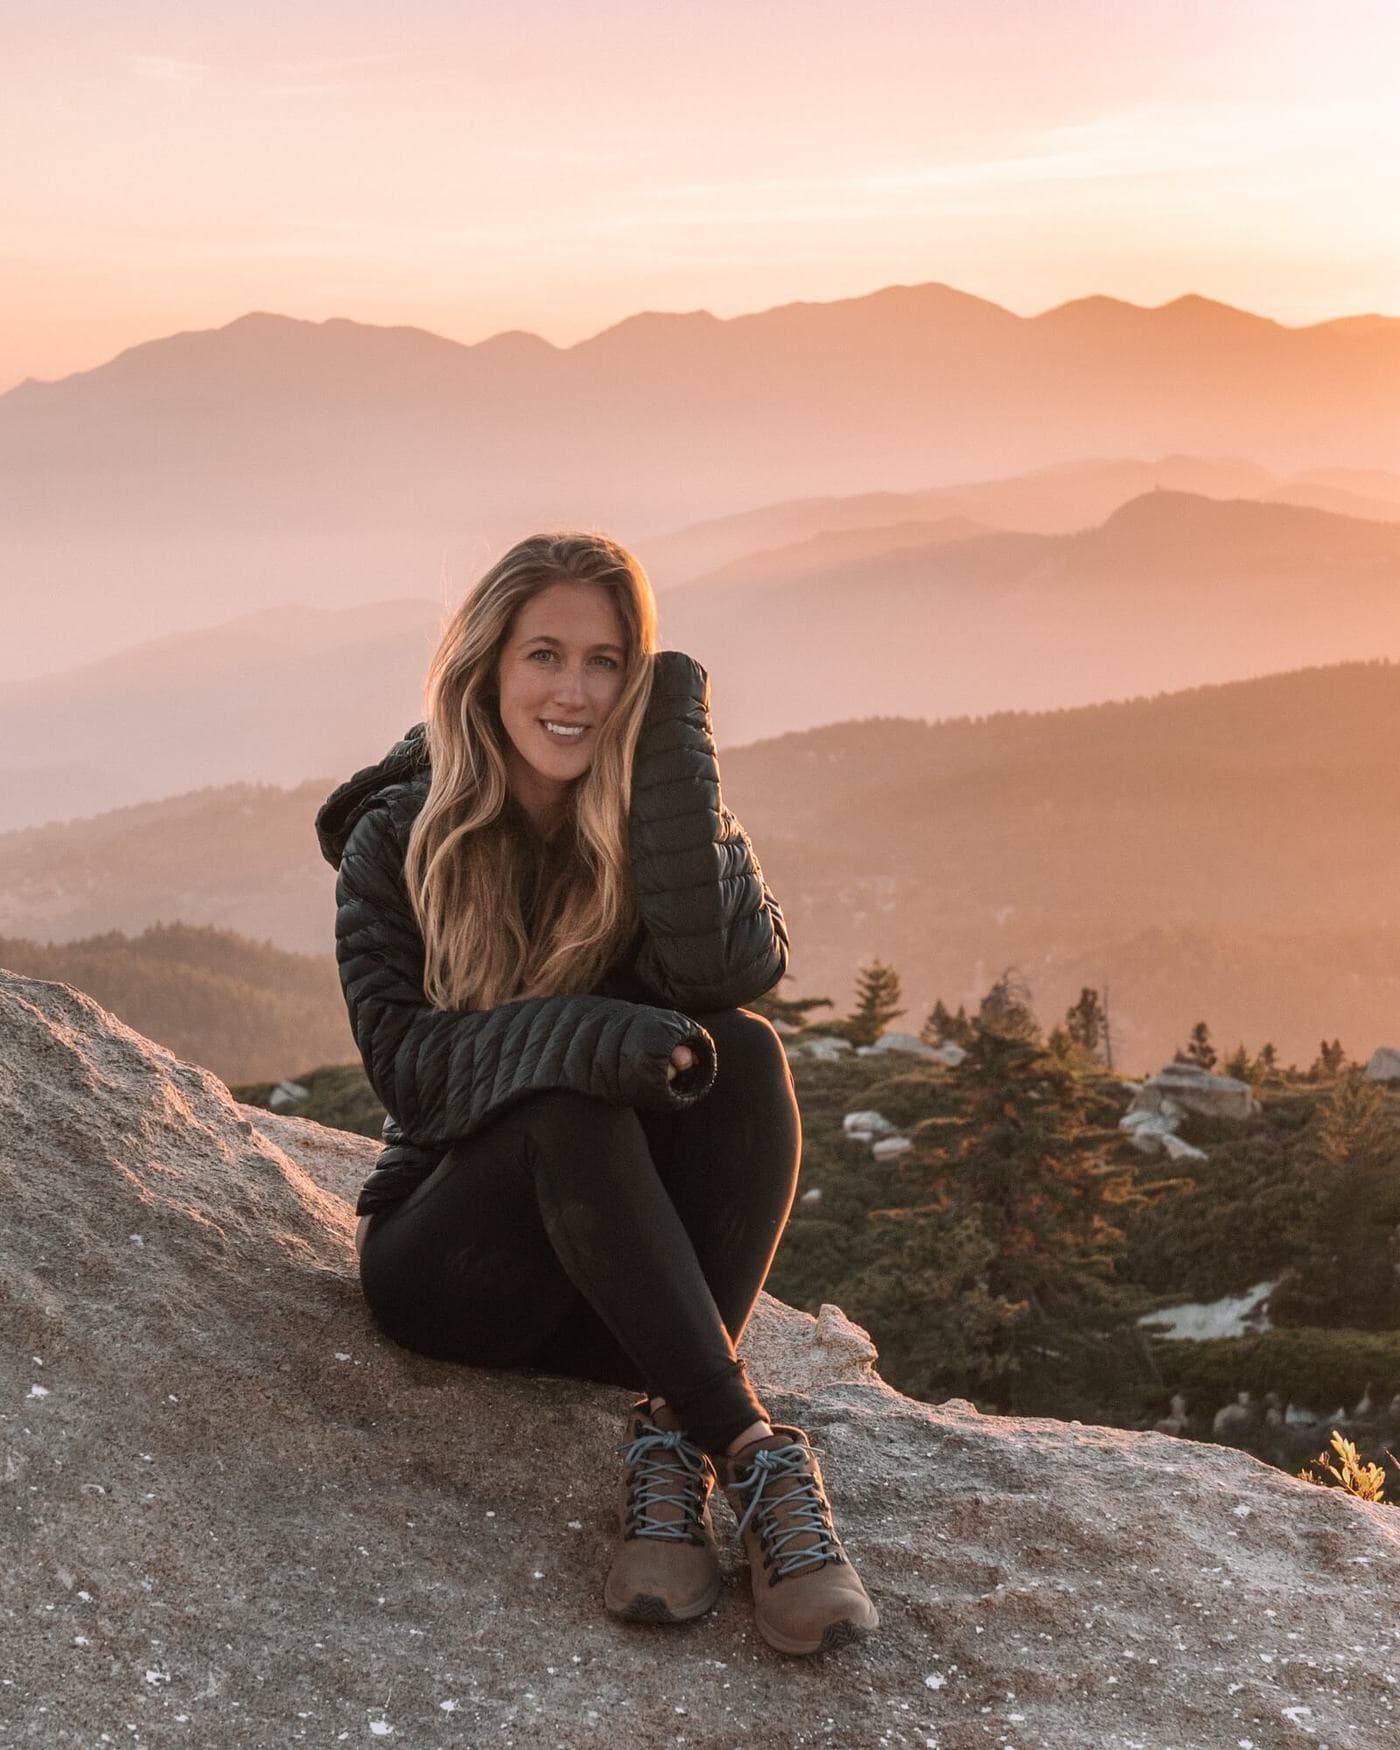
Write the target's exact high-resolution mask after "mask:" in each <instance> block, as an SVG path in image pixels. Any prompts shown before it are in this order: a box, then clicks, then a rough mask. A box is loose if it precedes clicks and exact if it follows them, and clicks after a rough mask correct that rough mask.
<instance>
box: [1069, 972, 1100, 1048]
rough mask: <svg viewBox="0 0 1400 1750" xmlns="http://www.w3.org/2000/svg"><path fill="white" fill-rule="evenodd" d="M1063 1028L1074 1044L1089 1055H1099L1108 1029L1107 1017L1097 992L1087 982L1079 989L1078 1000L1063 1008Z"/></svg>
mask: <svg viewBox="0 0 1400 1750" xmlns="http://www.w3.org/2000/svg"><path fill="white" fill-rule="evenodd" d="M1065 1028H1066V1030H1067V1032H1068V1033H1069V1036H1070V1038H1071V1039H1072V1040H1073V1041H1074V1043H1075V1044H1076V1045H1078V1046H1080V1047H1082V1048H1083V1050H1085V1051H1087V1052H1088V1053H1089V1055H1090V1056H1091V1057H1093V1058H1098V1057H1099V1055H1100V1047H1101V1046H1102V1044H1103V1042H1104V1038H1105V1035H1106V1034H1107V1031H1108V1017H1107V1016H1106V1015H1105V1014H1104V1009H1103V1004H1102V1003H1101V1002H1100V1001H1099V993H1098V992H1097V991H1096V990H1093V989H1091V988H1090V987H1089V986H1088V985H1087V984H1086V985H1084V986H1082V987H1081V989H1080V992H1079V1001H1078V1002H1077V1003H1075V1004H1073V1005H1072V1006H1071V1007H1070V1008H1068V1009H1066V1010H1065Z"/></svg>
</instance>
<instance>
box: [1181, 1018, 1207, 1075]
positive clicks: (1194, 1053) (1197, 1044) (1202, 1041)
mask: <svg viewBox="0 0 1400 1750" xmlns="http://www.w3.org/2000/svg"><path fill="white" fill-rule="evenodd" d="M1176 1061H1177V1062H1178V1063H1196V1064H1199V1065H1200V1066H1201V1068H1202V1069H1214V1068H1215V1047H1214V1046H1213V1045H1212V1044H1211V1042H1210V1028H1209V1027H1207V1026H1206V1024H1205V1022H1204V1021H1197V1023H1196V1025H1195V1026H1194V1027H1193V1028H1192V1029H1191V1038H1190V1040H1189V1041H1188V1043H1187V1046H1186V1049H1185V1051H1178V1052H1177V1054H1176Z"/></svg>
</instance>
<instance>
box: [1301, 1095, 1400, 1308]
mask: <svg viewBox="0 0 1400 1750" xmlns="http://www.w3.org/2000/svg"><path fill="white" fill-rule="evenodd" d="M1305 1169H1306V1183H1307V1191H1308V1195H1309V1198H1310V1202H1311V1207H1310V1210H1309V1211H1308V1213H1307V1214H1306V1216H1305V1218H1304V1219H1303V1220H1302V1221H1301V1222H1300V1223H1299V1234H1300V1240H1301V1242H1302V1244H1301V1250H1300V1253H1299V1256H1298V1261H1297V1263H1296V1264H1295V1267H1294V1268H1293V1270H1292V1271H1291V1272H1290V1274H1289V1277H1288V1280H1287V1281H1286V1282H1285V1283H1284V1284H1283V1285H1282V1286H1281V1287H1280V1288H1279V1289H1278V1290H1276V1292H1275V1294H1274V1295H1273V1297H1272V1299H1271V1301H1270V1311H1271V1312H1272V1313H1273V1314H1274V1316H1275V1317H1276V1318H1278V1319H1280V1320H1284V1321H1286V1322H1288V1323H1290V1324H1307V1325H1320V1324H1325V1325H1342V1326H1348V1327H1352V1328H1355V1329H1361V1330H1387V1329H1393V1328H1394V1327H1395V1326H1396V1325H1398V1324H1400V1275H1398V1274H1397V1271H1398V1270H1400V1125H1397V1123H1396V1120H1395V1118H1394V1117H1393V1116H1392V1114H1391V1112H1390V1109H1389V1104H1388V1102H1387V1099H1386V1095H1385V1093H1384V1092H1383V1090H1382V1089H1381V1087H1380V1086H1379V1084H1378V1083H1376V1082H1372V1081H1368V1080H1367V1079H1366V1071H1365V1067H1364V1066H1363V1065H1361V1064H1352V1065H1350V1066H1349V1067H1347V1068H1345V1069H1343V1070H1341V1071H1340V1072H1339V1073H1338V1075H1337V1078H1336V1080H1335V1081H1334V1083H1333V1085H1332V1087H1331V1088H1330V1089H1329V1090H1328V1092H1327V1094H1326V1095H1325V1096H1324V1097H1323V1098H1322V1099H1321V1100H1320V1101H1319V1103H1318V1108H1317V1111H1316V1114H1315V1115H1314V1119H1313V1128H1312V1135H1311V1138H1310V1143H1309V1147H1308V1150H1307V1153H1306V1156H1305Z"/></svg>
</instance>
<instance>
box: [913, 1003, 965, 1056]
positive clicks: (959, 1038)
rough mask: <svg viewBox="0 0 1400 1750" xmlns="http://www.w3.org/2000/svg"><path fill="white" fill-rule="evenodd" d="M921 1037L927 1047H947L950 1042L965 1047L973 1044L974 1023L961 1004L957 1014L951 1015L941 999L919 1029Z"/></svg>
mask: <svg viewBox="0 0 1400 1750" xmlns="http://www.w3.org/2000/svg"><path fill="white" fill-rule="evenodd" d="M919 1037H920V1039H922V1040H923V1042H924V1044H925V1045H946V1044H947V1043H948V1042H949V1040H951V1041H952V1042H953V1044H955V1045H961V1046H964V1047H966V1046H967V1045H969V1044H971V1042H972V1022H971V1021H969V1020H968V1018H967V1010H966V1008H964V1006H963V1005H962V1004H961V1003H959V1004H958V1012H957V1014H956V1015H952V1014H949V1012H948V1008H947V1005H946V1004H945V1003H944V1001H943V998H942V997H939V999H938V1001H937V1002H936V1003H935V1004H934V1005H933V1007H932V1008H931V1009H930V1010H929V1015H928V1019H927V1020H926V1021H925V1022H924V1024H923V1026H922V1027H921V1028H920V1029H919Z"/></svg>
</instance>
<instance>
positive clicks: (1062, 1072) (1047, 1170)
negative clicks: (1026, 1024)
mask: <svg viewBox="0 0 1400 1750" xmlns="http://www.w3.org/2000/svg"><path fill="white" fill-rule="evenodd" d="M958 1074H959V1077H960V1079H961V1080H963V1082H964V1084H965V1086H966V1088H967V1091H968V1094H969V1104H968V1108H967V1113H966V1117H965V1118H964V1119H962V1120H960V1121H959V1122H958V1124H957V1125H956V1126H955V1127H954V1129H953V1131H952V1135H951V1148H950V1149H949V1150H948V1154H947V1158H946V1168H945V1176H944V1178H943V1180H942V1186H943V1188H944V1189H945V1191H946V1194H947V1195H948V1197H949V1198H950V1201H951V1208H952V1211H953V1212H954V1213H955V1214H957V1215H958V1216H961V1217H963V1218H966V1219H968V1220H973V1221H975V1222H976V1224H977V1227H978V1229H979V1230H980V1232H981V1233H982V1234H983V1235H984V1236H985V1238H986V1239H987V1241H989V1242H990V1244H991V1246H992V1248H993V1250H992V1256H991V1258H990V1260H989V1261H988V1263H987V1265H986V1267H985V1302H984V1304H987V1305H991V1306H1000V1307H1021V1308H1022V1309H1023V1314H1022V1317H1021V1318H1020V1319H1019V1320H1017V1321H1016V1323H1015V1324H1014V1325H1011V1326H1008V1325H1007V1324H1005V1323H1004V1324H1003V1325H1002V1327H1001V1335H1000V1340H999V1342H998V1344H997V1346H996V1347H995V1348H993V1349H992V1350H990V1351H989V1352H988V1354H987V1356H986V1357H985V1358H984V1361H983V1363H982V1365H981V1371H980V1374H979V1379H980V1382H981V1384H982V1385H983V1386H984V1388H985V1389H987V1390H988V1391H989V1392H990V1393H991V1394H992V1396H993V1397H994V1398H995V1399H996V1400H997V1401H999V1402H1001V1403H1003V1404H1004V1405H1005V1406H1006V1407H1007V1408H1010V1409H1019V1410H1032V1409H1039V1410H1044V1411H1047V1412H1050V1413H1055V1406H1056V1405H1057V1404H1058V1403H1059V1401H1060V1394H1061V1393H1062V1392H1063V1391H1065V1390H1071V1391H1078V1392H1081V1393H1082V1392H1083V1391H1084V1390H1085V1389H1087V1387H1088V1384H1089V1382H1090V1380H1091V1379H1092V1376H1093V1372H1094V1369H1095V1367H1096V1366H1097V1365H1098V1363H1097V1361H1096V1360H1095V1355H1096V1353H1097V1347H1098V1345H1099V1344H1101V1343H1103V1342H1104V1341H1106V1340H1107V1339H1108V1337H1109V1333H1110V1332H1112V1331H1113V1330H1114V1329H1115V1328H1116V1327H1117V1326H1119V1325H1120V1324H1121V1322H1122V1320H1123V1318H1124V1307H1125V1294H1124V1291H1123V1290H1121V1289H1120V1288H1119V1287H1118V1285H1117V1284H1116V1282H1115V1280H1114V1270H1115V1265H1116V1260H1117V1258H1118V1256H1119V1254H1120V1252H1121V1250H1122V1247H1123V1241H1124V1236H1123V1231H1122V1229H1121V1228H1120V1227H1119V1226H1118V1225H1117V1220H1116V1218H1117V1216H1118V1213H1119V1211H1120V1210H1121V1209H1122V1208H1123V1207H1124V1206H1125V1205H1127V1204H1128V1203H1130V1202H1132V1201H1135V1200H1136V1199H1137V1198H1138V1195H1139V1193H1138V1192H1137V1191H1136V1189H1135V1187H1134V1180H1133V1173H1132V1170H1131V1168H1129V1167H1124V1166H1119V1165H1117V1164H1115V1163H1112V1162H1110V1161H1109V1159H1108V1158H1107V1157H1108V1156H1109V1155H1110V1153H1112V1152H1113V1151H1114V1150H1116V1148H1117V1147H1118V1144H1119V1141H1120V1139H1119V1138H1118V1136H1117V1134H1116V1131H1114V1130H1112V1129H1104V1128H1101V1127H1100V1126H1098V1125H1096V1124H1093V1123H1091V1121H1090V1119H1089V1115H1088V1095H1087V1093H1086V1090H1085V1088H1084V1086H1083V1085H1082V1084H1081V1083H1080V1082H1079V1081H1077V1080H1076V1078H1075V1077H1074V1076H1073V1075H1072V1074H1070V1073H1069V1072H1068V1071H1067V1070H1066V1069H1065V1068H1064V1067H1063V1066H1062V1065H1060V1064H1058V1063H1056V1061H1055V1060H1054V1058H1053V1057H1052V1056H1051V1054H1050V1053H1049V1051H1048V1050H1047V1049H1046V1048H1045V1047H1044V1046H1042V1045H1040V1044H1038V1043H1037V1042H1036V1041H1034V1040H1030V1039H1025V1038H1020V1037H1017V1036H1016V1035H1014V1034H1008V1033H1003V1032H998V1031H995V1030H993V1029H989V1028H983V1029H981V1030H979V1032H978V1035H977V1037H976V1038H975V1039H974V1041H973V1044H972V1047H971V1049H970V1050H969V1053H968V1055H967V1057H966V1058H965V1059H964V1060H963V1062H962V1064H961V1065H960V1067H959V1071H958ZM948 1140H949V1139H948V1138H947V1136H946V1135H945V1138H944V1141H945V1147H946V1146H947V1142H948Z"/></svg>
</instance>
